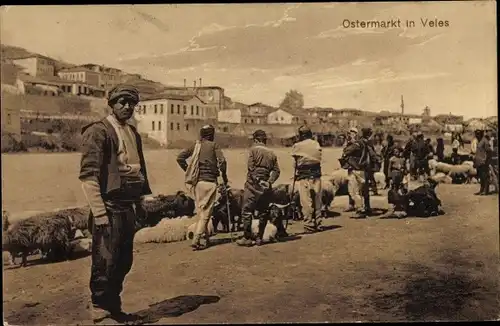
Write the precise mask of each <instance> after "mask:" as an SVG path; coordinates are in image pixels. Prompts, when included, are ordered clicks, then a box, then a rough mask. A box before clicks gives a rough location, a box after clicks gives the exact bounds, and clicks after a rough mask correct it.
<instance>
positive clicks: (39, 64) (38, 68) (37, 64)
mask: <svg viewBox="0 0 500 326" xmlns="http://www.w3.org/2000/svg"><path fill="white" fill-rule="evenodd" d="M12 62H13V63H14V64H16V65H18V66H19V67H21V68H22V69H23V71H24V72H25V73H27V74H29V75H31V76H36V77H45V76H54V66H55V61H54V60H53V59H51V58H49V57H45V56H42V55H39V54H36V55H30V56H26V57H23V58H17V59H13V60H12Z"/></svg>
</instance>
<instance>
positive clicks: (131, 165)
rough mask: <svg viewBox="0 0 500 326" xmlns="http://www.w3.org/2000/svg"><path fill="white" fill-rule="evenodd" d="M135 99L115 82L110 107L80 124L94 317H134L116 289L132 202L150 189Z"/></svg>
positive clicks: (131, 227) (124, 262)
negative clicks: (135, 123)
mask: <svg viewBox="0 0 500 326" xmlns="http://www.w3.org/2000/svg"><path fill="white" fill-rule="evenodd" d="M138 102H139V92H138V91H137V89H135V88H134V87H132V86H126V85H118V86H116V87H115V88H113V89H112V90H111V91H110V92H109V97H108V105H109V107H110V108H111V109H112V113H111V114H110V115H109V116H107V117H106V118H104V119H103V120H101V121H98V122H95V123H92V124H90V125H87V126H85V127H84V128H83V130H82V134H83V142H82V157H81V165H80V176H79V179H80V180H81V181H82V188H83V191H84V193H85V196H86V198H87V201H88V203H89V206H90V209H91V213H90V216H89V229H90V230H91V233H92V269H91V276H90V290H91V292H92V317H93V320H94V322H95V323H97V322H101V321H105V320H106V321H107V322H106V323H109V319H114V320H115V321H118V322H126V321H131V320H133V319H134V316H131V315H128V314H125V313H124V312H123V311H122V309H121V299H120V293H121V292H122V289H123V281H124V279H125V276H126V275H127V273H128V272H129V271H130V269H131V267H132V260H133V239H134V233H135V219H136V212H135V207H134V204H137V203H138V202H139V201H140V200H141V197H142V196H145V195H149V194H151V189H150V187H149V182H148V177H147V173H146V164H145V160H144V155H143V151H142V141H141V137H140V135H139V134H138V133H137V130H136V129H135V128H134V127H133V126H131V125H130V124H128V123H127V121H128V120H129V119H130V118H131V117H132V115H133V113H134V108H135V106H136V105H137V103H138Z"/></svg>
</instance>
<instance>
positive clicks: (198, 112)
mask: <svg viewBox="0 0 500 326" xmlns="http://www.w3.org/2000/svg"><path fill="white" fill-rule="evenodd" d="M196 115H200V108H199V107H198V105H197V106H196Z"/></svg>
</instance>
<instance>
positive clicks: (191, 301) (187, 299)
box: [135, 295, 220, 324]
mask: <svg viewBox="0 0 500 326" xmlns="http://www.w3.org/2000/svg"><path fill="white" fill-rule="evenodd" d="M219 300H220V297H218V296H215V295H209V296H206V295H183V296H178V297H175V298H171V299H167V300H164V301H161V302H157V303H154V304H152V305H150V306H149V308H146V309H143V310H140V311H137V312H136V313H135V315H137V316H138V317H139V322H137V324H151V323H156V322H158V321H160V319H162V318H167V317H179V316H181V315H183V314H185V313H188V312H192V311H194V310H196V309H198V308H199V307H200V306H201V305H204V304H211V303H217V302H219Z"/></svg>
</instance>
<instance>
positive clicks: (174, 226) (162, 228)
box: [134, 216, 193, 243]
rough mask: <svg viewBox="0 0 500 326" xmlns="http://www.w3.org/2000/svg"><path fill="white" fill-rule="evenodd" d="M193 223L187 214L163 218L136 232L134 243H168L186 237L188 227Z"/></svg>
mask: <svg viewBox="0 0 500 326" xmlns="http://www.w3.org/2000/svg"><path fill="white" fill-rule="evenodd" d="M192 223H193V219H192V218H191V217H189V216H183V217H181V218H175V219H168V218H164V219H162V220H161V221H160V223H158V224H157V225H155V226H153V227H145V228H143V229H140V230H139V231H137V232H136V234H135V238H134V242H135V243H150V242H155V243H168V242H177V241H183V240H185V239H186V233H187V229H188V227H189V226H190V225H191V224H192Z"/></svg>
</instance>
